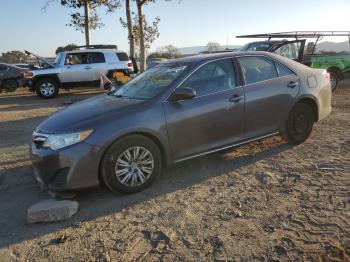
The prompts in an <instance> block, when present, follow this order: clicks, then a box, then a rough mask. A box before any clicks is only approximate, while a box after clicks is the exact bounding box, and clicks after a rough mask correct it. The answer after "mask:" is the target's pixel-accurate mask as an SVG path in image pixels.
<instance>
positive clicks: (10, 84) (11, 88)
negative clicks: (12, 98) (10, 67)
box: [2, 79, 18, 92]
mask: <svg viewBox="0 0 350 262" xmlns="http://www.w3.org/2000/svg"><path fill="white" fill-rule="evenodd" d="M2 88H3V89H4V90H5V91H6V92H15V91H16V89H17V88H18V82H17V81H16V80H14V79H7V80H5V81H4V82H3V83H2Z"/></svg>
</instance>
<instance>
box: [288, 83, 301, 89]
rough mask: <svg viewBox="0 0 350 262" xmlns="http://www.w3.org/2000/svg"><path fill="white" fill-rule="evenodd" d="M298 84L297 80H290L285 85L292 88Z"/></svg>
mask: <svg viewBox="0 0 350 262" xmlns="http://www.w3.org/2000/svg"><path fill="white" fill-rule="evenodd" d="M298 84H299V83H298V82H294V81H290V82H289V83H288V84H287V87H290V88H294V87H296V86H297V85H298Z"/></svg>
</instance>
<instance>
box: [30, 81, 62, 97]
mask: <svg viewBox="0 0 350 262" xmlns="http://www.w3.org/2000/svg"><path fill="white" fill-rule="evenodd" d="M35 91H36V93H37V95H38V96H40V97H41V98H46V99H49V98H54V97H55V96H57V95H58V91H59V84H58V83H57V81H56V80H55V79H52V78H43V79H39V80H38V81H37V82H36V83H35Z"/></svg>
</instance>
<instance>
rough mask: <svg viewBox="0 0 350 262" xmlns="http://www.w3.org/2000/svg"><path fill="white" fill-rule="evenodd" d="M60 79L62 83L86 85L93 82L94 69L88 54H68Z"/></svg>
mask: <svg viewBox="0 0 350 262" xmlns="http://www.w3.org/2000/svg"><path fill="white" fill-rule="evenodd" d="M59 79H60V81H61V82H62V83H74V84H78V83H84V82H85V83H86V82H91V81H92V67H91V65H90V64H89V61H88V54H87V53H68V54H67V55H66V60H65V64H64V67H63V68H62V71H61V74H60V75H59Z"/></svg>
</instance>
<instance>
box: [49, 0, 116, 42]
mask: <svg viewBox="0 0 350 262" xmlns="http://www.w3.org/2000/svg"><path fill="white" fill-rule="evenodd" d="M53 2H57V3H58V2H59V3H60V4H61V5H62V6H64V7H67V8H70V9H74V12H72V13H71V14H70V17H71V20H70V22H69V23H68V24H66V25H67V26H71V27H74V28H75V29H76V30H78V31H81V32H82V33H85V43H86V45H87V46H89V45H90V30H94V29H97V28H101V27H102V26H104V24H103V23H102V21H101V18H100V16H99V15H98V14H97V9H98V8H100V7H104V8H105V9H106V12H107V13H108V12H113V11H115V10H116V9H118V8H119V7H120V0H48V1H47V2H46V4H45V6H44V7H43V9H44V10H46V8H47V7H48V6H49V5H50V4H51V3H53ZM82 8H83V12H81V9H82Z"/></svg>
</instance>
